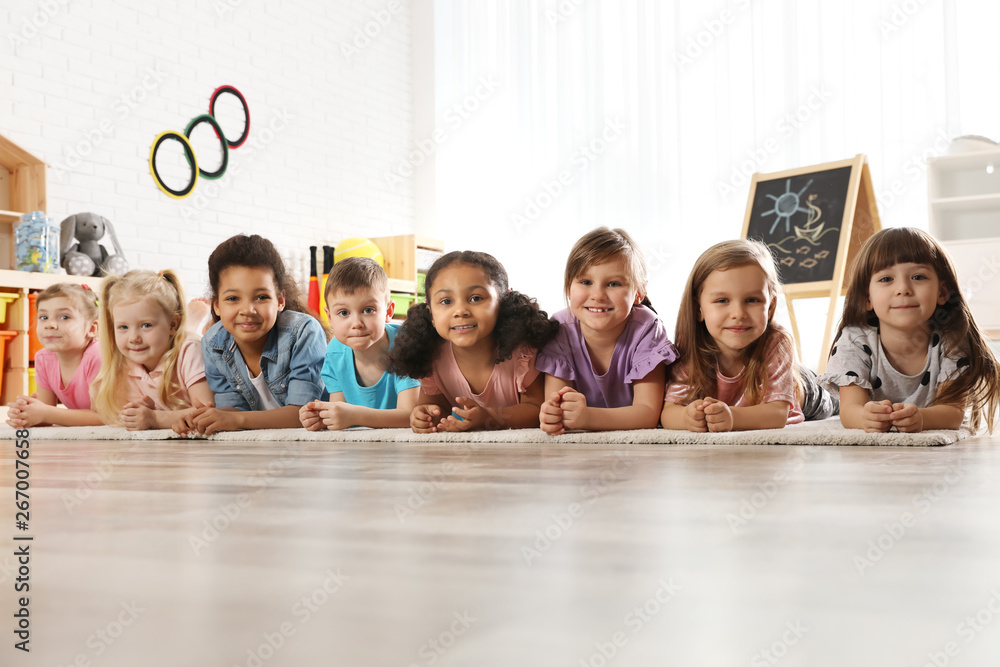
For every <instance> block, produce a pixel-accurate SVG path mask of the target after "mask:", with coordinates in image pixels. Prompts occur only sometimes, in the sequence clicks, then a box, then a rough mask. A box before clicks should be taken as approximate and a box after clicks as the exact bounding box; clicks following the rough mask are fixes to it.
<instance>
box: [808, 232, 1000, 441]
mask: <svg viewBox="0 0 1000 667" xmlns="http://www.w3.org/2000/svg"><path fill="white" fill-rule="evenodd" d="M821 380H822V381H823V382H824V383H826V384H827V385H828V386H830V387H831V388H833V389H835V390H836V389H839V391H840V403H841V406H842V407H841V413H840V419H841V422H842V423H843V424H844V426H845V427H847V428H863V429H865V430H866V431H869V432H878V431H888V430H897V431H906V432H917V431H923V430H926V429H939V428H947V429H955V428H958V427H959V426H961V424H962V422H963V420H964V418H965V413H966V410H968V409H971V412H972V415H971V416H972V419H971V423H972V427H973V428H974V429H975V430H979V428H980V427H981V425H982V423H983V419H984V417H985V422H986V426H987V428H988V429H989V431H990V432H992V431H993V427H994V425H995V418H996V412H997V407H998V404H1000V366H998V364H997V359H996V357H995V356H994V354H993V351H992V350H991V349H990V346H989V344H988V343H987V341H986V338H985V336H984V335H983V333H982V331H980V330H979V327H978V326H976V322H975V320H974V319H973V317H972V313H971V312H970V310H969V306H968V304H967V303H966V301H965V297H964V296H962V291H961V290H960V289H959V286H958V278H957V275H956V272H955V267H954V266H953V265H952V262H951V259H950V258H949V257H948V254H947V253H946V252H945V250H944V248H942V247H941V246H940V244H938V242H937V241H935V240H934V239H933V238H932V237H931V236H930V235H929V234H927V233H926V232H923V231H920V230H919V229H912V228H909V227H897V228H890V229H883V230H882V231H880V232H878V233H876V234H875V235H873V236H872V237H871V238H870V239H868V241H867V242H866V243H865V245H864V246H863V247H862V248H861V251H860V252H859V253H858V257H857V259H856V260H855V262H854V264H853V266H852V269H851V276H850V280H849V283H848V287H847V296H846V299H845V301H844V314H843V317H842V318H841V321H840V330H839V332H838V333H837V338H836V339H835V340H834V343H833V345H832V347H831V349H830V361H829V363H828V364H827V367H826V373H824V375H823V376H822V378H821Z"/></svg>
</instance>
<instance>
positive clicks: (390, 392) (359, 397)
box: [322, 322, 420, 410]
mask: <svg viewBox="0 0 1000 667" xmlns="http://www.w3.org/2000/svg"><path fill="white" fill-rule="evenodd" d="M397 329H399V325H398V324H393V323H391V322H390V323H388V324H386V325H385V335H386V336H388V337H389V349H390V350H391V349H392V344H393V341H394V340H395V338H396V330H397ZM322 376H323V383H324V384H325V385H326V388H327V390H328V391H329V392H330V394H331V395H332V394H335V393H337V392H338V391H339V392H343V394H344V400H345V401H347V402H348V403H350V404H351V405H364V406H366V407H369V408H377V409H379V410H394V409H395V408H396V396H397V395H398V394H399V392H401V391H406V390H407V389H412V388H413V387H419V386H420V381H419V380H414V379H412V378H408V377H400V376H398V375H393V374H392V373H382V377H381V378H379V381H378V382H376V383H375V384H374V385H372V386H371V387H362V386H361V385H360V384H358V374H357V373H356V372H355V370H354V350H352V349H351V348H349V347H347V346H346V345H344V344H343V343H341V342H340V341H339V340H337V339H336V338H334V339H333V340H331V341H330V344H329V345H327V347H326V361H325V362H323V372H322Z"/></svg>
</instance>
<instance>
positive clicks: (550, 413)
mask: <svg viewBox="0 0 1000 667" xmlns="http://www.w3.org/2000/svg"><path fill="white" fill-rule="evenodd" d="M562 395H563V392H562V391H554V392H552V395H551V396H550V397H549V399H548V400H547V401H545V402H544V403H542V407H541V408H540V409H539V411H538V422H539V426H541V428H542V431H543V432H544V433H548V434H549V435H562V434H563V433H565V432H566V428H565V427H564V426H563V411H562Z"/></svg>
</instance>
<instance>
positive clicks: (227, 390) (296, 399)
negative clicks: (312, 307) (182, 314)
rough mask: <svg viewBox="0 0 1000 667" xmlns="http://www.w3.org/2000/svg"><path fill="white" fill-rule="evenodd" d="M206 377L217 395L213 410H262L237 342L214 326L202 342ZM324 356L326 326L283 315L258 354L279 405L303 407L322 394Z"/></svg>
mask: <svg viewBox="0 0 1000 667" xmlns="http://www.w3.org/2000/svg"><path fill="white" fill-rule="evenodd" d="M201 351H202V354H203V355H204V356H205V376H206V377H207V378H208V386H209V388H210V389H211V390H212V393H214V394H215V407H217V408H238V409H240V410H260V409H261V404H260V397H259V396H258V394H257V390H256V389H254V387H253V384H251V382H250V371H249V370H248V369H247V365H246V362H245V361H244V360H243V356H242V355H241V354H240V350H239V348H238V347H237V346H236V340H235V339H234V338H233V336H232V334H230V333H229V332H228V331H226V329H225V328H224V327H223V326H222V322H216V323H215V324H214V325H212V328H211V329H209V330H208V331H207V332H206V333H205V336H204V337H203V338H202V339H201ZM325 354H326V336H325V335H324V333H323V327H322V326H321V325H320V323H319V322H317V321H316V320H315V319H314V318H312V317H310V316H309V315H306V314H304V313H298V312H295V311H290V310H284V311H282V312H280V313H278V319H277V320H276V321H275V323H274V327H273V328H272V329H271V331H270V332H269V333H268V335H267V343H265V345H264V351H263V352H262V353H261V355H260V372H261V373H263V375H264V381H265V382H266V383H267V386H268V388H269V389H270V390H271V393H272V394H274V398H275V400H277V401H278V403H280V404H281V405H283V406H284V405H305V404H306V403H308V402H309V401H313V400H316V399H319V398H320V397H321V396H322V395H323V380H322V378H321V377H320V371H321V370H322V368H323V358H324V355H325Z"/></svg>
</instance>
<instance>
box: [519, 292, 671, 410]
mask: <svg viewBox="0 0 1000 667" xmlns="http://www.w3.org/2000/svg"><path fill="white" fill-rule="evenodd" d="M552 319H553V320H555V321H556V322H558V323H559V333H558V334H557V335H556V337H555V338H554V339H553V340H552V341H551V342H550V343H549V344H548V345H546V346H545V348H544V349H543V350H542V351H541V352H539V353H538V357H537V358H536V359H535V368H537V369H538V370H540V371H542V372H543V373H548V374H549V375H554V376H555V377H557V378H560V379H562V380H566V381H568V382H572V383H573V386H574V388H575V389H576V390H577V391H578V392H580V393H581V394H583V395H584V396H586V397H587V406H588V407H594V408H623V407H626V406H629V405H632V398H633V390H632V383H633V382H635V381H636V380H641V379H642V378H644V377H646V376H647V375H649V374H650V372H652V370H653V369H654V368H656V366H657V365H658V364H661V363H664V364H669V363H671V362H673V361H674V360H675V359H677V357H679V356H680V354H679V353H678V352H677V348H675V347H674V344H673V343H671V342H670V339H669V338H667V330H666V329H665V328H664V326H663V322H661V321H660V318H659V317H657V316H656V313H654V312H653V311H651V310H650V309H649V308H646V307H645V306H635V307H634V308H632V313H631V314H630V315H629V318H628V322H627V323H626V324H625V331H623V332H622V335H621V336H619V337H618V342H617V343H615V351H614V352H613V353H612V355H611V363H610V364H608V371H607V373H605V374H604V375H598V374H597V373H596V372H594V365H593V363H591V361H590V353H589V352H587V343H586V341H585V340H584V338H583V331H582V330H581V329H580V322H579V320H577V319H576V316H575V315H573V312H572V311H571V310H570V309H569V308H567V309H565V310H560V311H559V312H558V313H556V314H555V315H553V316H552Z"/></svg>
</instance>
